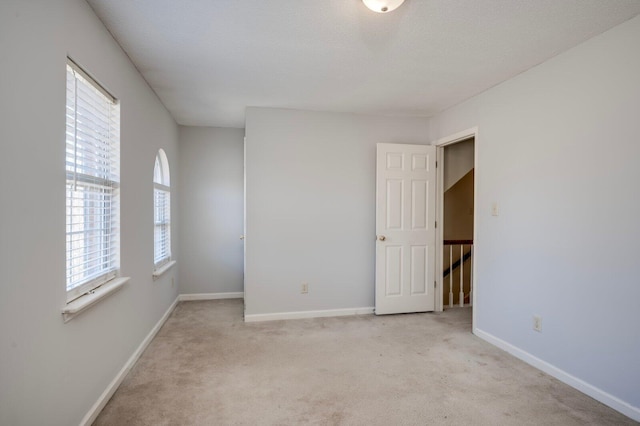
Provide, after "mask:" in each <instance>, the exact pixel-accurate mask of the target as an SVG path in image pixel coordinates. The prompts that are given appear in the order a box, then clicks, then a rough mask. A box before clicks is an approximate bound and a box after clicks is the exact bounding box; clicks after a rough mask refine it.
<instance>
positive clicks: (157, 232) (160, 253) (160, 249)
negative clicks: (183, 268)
mask: <svg viewBox="0 0 640 426" xmlns="http://www.w3.org/2000/svg"><path fill="white" fill-rule="evenodd" d="M153 203H154V235H153V262H154V264H155V266H156V268H158V267H160V266H162V265H164V264H166V263H167V262H169V261H170V260H171V188H170V180H169V163H168V161H167V158H166V155H165V153H164V151H163V150H160V151H159V152H158V155H156V163H155V167H154V169H153Z"/></svg>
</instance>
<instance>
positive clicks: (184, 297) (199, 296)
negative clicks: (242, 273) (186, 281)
mask: <svg viewBox="0 0 640 426" xmlns="http://www.w3.org/2000/svg"><path fill="white" fill-rule="evenodd" d="M243 297H244V292H242V291H236V292H229V293H196V294H181V295H180V296H178V300H179V301H181V302H190V301H193V300H216V299H242V298H243Z"/></svg>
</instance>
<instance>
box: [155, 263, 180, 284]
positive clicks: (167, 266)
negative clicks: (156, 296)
mask: <svg viewBox="0 0 640 426" xmlns="http://www.w3.org/2000/svg"><path fill="white" fill-rule="evenodd" d="M175 264H176V261H175V260H171V261H169V262H167V263H165V264H164V265H162V266H160V267H159V268H157V269H154V271H153V279H154V280H157V279H158V278H160V276H162V274H164V273H165V272H167V271H168V270H169V269H171V267H172V266H173V265H175Z"/></svg>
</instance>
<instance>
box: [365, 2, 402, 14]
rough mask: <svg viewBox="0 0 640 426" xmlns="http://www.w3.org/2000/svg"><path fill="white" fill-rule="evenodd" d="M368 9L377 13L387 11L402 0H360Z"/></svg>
mask: <svg viewBox="0 0 640 426" xmlns="http://www.w3.org/2000/svg"><path fill="white" fill-rule="evenodd" d="M362 2H363V3H364V4H365V6H367V7H368V8H369V9H371V10H373V11H374V12H378V13H387V12H391V11H392V10H395V9H397V8H398V7H400V5H401V4H402V3H404V0H362Z"/></svg>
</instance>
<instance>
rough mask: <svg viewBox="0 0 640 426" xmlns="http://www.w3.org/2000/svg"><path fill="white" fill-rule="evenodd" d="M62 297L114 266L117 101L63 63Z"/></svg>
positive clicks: (99, 280)
mask: <svg viewBox="0 0 640 426" xmlns="http://www.w3.org/2000/svg"><path fill="white" fill-rule="evenodd" d="M66 115H67V117H66V121H67V132H66V135H67V136H66V139H67V143H66V175H67V185H66V187H67V190H66V193H67V195H66V200H67V201H66V217H67V226H66V235H67V259H66V267H67V299H68V300H72V299H74V298H76V297H78V296H80V295H82V294H84V293H86V292H87V291H90V290H92V289H93V288H95V287H97V286H99V285H101V284H103V283H104V282H106V281H108V280H109V279H111V278H113V277H115V276H116V273H117V270H118V268H119V263H120V259H119V250H120V242H119V236H120V226H119V216H120V207H119V198H120V197H119V181H120V106H119V104H118V103H117V101H116V100H115V99H114V98H113V97H112V96H111V95H109V93H108V92H107V91H106V90H105V89H103V88H102V87H101V86H100V85H99V84H98V83H96V82H95V81H94V80H92V79H91V78H90V77H89V76H88V75H87V74H86V73H84V72H83V71H82V70H81V69H80V68H79V67H78V66H77V65H76V64H75V63H73V62H72V61H71V60H69V61H68V62H67V113H66Z"/></svg>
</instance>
